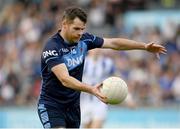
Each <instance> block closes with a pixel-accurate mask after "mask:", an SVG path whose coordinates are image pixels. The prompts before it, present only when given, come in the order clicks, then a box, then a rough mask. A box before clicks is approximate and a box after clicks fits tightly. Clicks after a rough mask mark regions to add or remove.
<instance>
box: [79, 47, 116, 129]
mask: <svg viewBox="0 0 180 129" xmlns="http://www.w3.org/2000/svg"><path fill="white" fill-rule="evenodd" d="M114 73H115V66H114V62H113V60H112V59H111V58H108V57H105V56H104V55H103V50H99V49H97V50H96V49H95V50H93V51H90V52H89V54H88V56H87V57H86V60H85V66H84V72H83V82H84V83H87V84H89V85H92V86H93V85H95V84H98V83H101V82H102V81H103V80H105V79H106V78H108V77H109V76H112V75H113V74H114ZM107 110H108V106H107V105H106V104H104V103H103V102H101V101H99V100H98V99H97V97H95V96H93V95H91V94H88V93H85V92H83V93H81V116H82V117H81V118H82V127H84V128H101V127H103V124H104V122H105V120H106V116H107Z"/></svg>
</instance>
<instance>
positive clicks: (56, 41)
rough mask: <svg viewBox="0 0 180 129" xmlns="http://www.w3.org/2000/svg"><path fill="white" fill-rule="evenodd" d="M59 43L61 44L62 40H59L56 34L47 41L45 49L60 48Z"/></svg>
mask: <svg viewBox="0 0 180 129" xmlns="http://www.w3.org/2000/svg"><path fill="white" fill-rule="evenodd" d="M59 42H63V40H62V39H61V38H59V36H58V34H57V33H56V34H54V35H52V36H51V37H49V39H47V41H46V44H45V48H52V47H60V43H59Z"/></svg>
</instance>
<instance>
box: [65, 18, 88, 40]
mask: <svg viewBox="0 0 180 129" xmlns="http://www.w3.org/2000/svg"><path fill="white" fill-rule="evenodd" d="M85 26H86V24H85V23H84V22H83V21H81V20H80V19H79V18H75V19H74V20H73V21H72V22H70V23H69V22H66V23H65V24H64V30H65V33H66V39H67V40H68V42H70V43H75V42H78V41H79V40H80V38H81V36H82V34H83V33H84V30H85Z"/></svg>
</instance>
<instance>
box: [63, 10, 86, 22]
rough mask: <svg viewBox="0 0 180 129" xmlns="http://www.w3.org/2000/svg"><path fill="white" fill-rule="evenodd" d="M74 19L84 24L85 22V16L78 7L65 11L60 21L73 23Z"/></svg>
mask: <svg viewBox="0 0 180 129" xmlns="http://www.w3.org/2000/svg"><path fill="white" fill-rule="evenodd" d="M76 17H78V18H79V19H80V20H81V21H83V22H84V23H86V22H87V14H86V13H85V11H83V10H82V9H81V8H78V7H69V8H67V9H65V11H64V14H63V17H62V20H64V19H67V20H68V21H73V20H74V19H75V18H76Z"/></svg>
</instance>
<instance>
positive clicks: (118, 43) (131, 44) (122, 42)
mask: <svg viewBox="0 0 180 129" xmlns="http://www.w3.org/2000/svg"><path fill="white" fill-rule="evenodd" d="M102 47H103V48H111V49H114V50H135V49H137V50H138V49H139V50H147V51H148V52H152V53H156V54H166V51H167V50H166V48H165V47H163V46H162V45H159V44H155V43H153V42H152V43H147V44H146V43H143V42H137V41H134V40H129V39H124V38H104V44H103V46H102Z"/></svg>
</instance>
